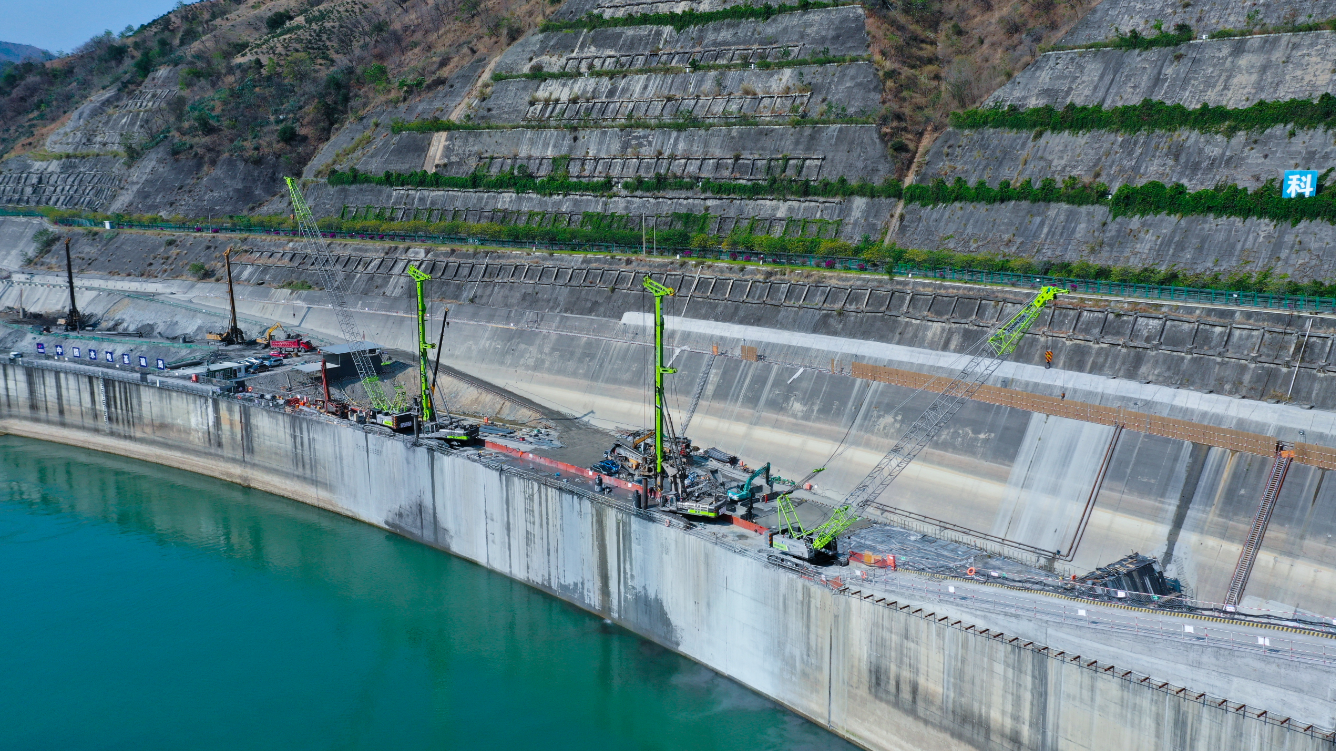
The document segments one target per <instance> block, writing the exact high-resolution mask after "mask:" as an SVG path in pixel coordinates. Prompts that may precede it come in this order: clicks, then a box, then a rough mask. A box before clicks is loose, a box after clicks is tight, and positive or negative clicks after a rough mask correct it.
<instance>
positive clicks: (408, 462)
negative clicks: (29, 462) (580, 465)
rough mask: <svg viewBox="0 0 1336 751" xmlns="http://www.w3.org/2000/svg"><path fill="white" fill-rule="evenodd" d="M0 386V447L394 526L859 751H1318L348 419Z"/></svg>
mask: <svg viewBox="0 0 1336 751" xmlns="http://www.w3.org/2000/svg"><path fill="white" fill-rule="evenodd" d="M0 384H3V393H2V394H0V398H3V402H2V403H0V416H2V417H3V422H0V426H3V429H5V430H7V431H10V432H15V433H19V434H24V435H33V436H35V437H42V438H45V439H48V440H57V441H61V442H66V443H72V444H77V445H81V446H85V447H91V448H95V449H99V450H105V451H111V452H114V453H120V454H124V455H127V456H134V457H139V458H145V459H149V460H151V461H157V462H164V463H171V464H173V465H174V466H178V467H180V468H184V469H189V470H192V471H197V472H201V473H204V474H209V475H213V476H216V477H220V478H223V479H227V480H231V481H236V482H242V483H243V484H246V485H249V486H253V487H258V488H261V489H264V490H268V491H271V492H277V493H279V494H282V495H286V496H288V497H291V498H294V499H296V500H299V501H302V502H305V503H309V504H312V505H316V506H319V507H322V508H326V509H329V510H332V511H335V512H337V513H342V514H345V515H348V516H351V517H353V518H357V519H360V520H362V521H366V522H368V523H371V524H374V525H377V526H380V527H384V528H387V529H392V530H394V531H396V532H399V533H400V534H404V535H406V536H409V537H412V538H414V539H418V540H420V541H422V542H424V543H426V544H429V545H432V546H434V547H438V548H440V549H442V550H446V551H449V552H451V553H453V554H456V555H459V556H461V557H464V558H466V559H469V560H472V561H475V562H478V563H479V564H481V565H484V566H487V567H488V568H491V569H493V570H496V571H499V572H501V573H504V574H506V575H508V576H511V577H513V578H516V579H518V580H520V581H523V582H526V583H528V584H530V585H532V586H535V587H537V588H539V589H542V590H544V591H547V592H550V593H552V594H555V595H557V596H559V597H562V598H563V599H566V600H568V601H570V602H573V603H575V604H577V605H579V606H581V607H584V608H586V609H589V610H591V611H593V612H595V613H598V614H600V615H603V616H605V617H608V618H611V619H613V620H615V621H617V622H619V623H621V624H623V625H625V626H627V627H628V628H630V629H632V630H634V631H636V632H637V633H640V634H642V635H644V636H646V637H647V638H650V639H653V640H654V641H657V642H659V643H661V644H663V645H665V646H668V647H670V648H672V649H674V650H676V651H678V652H680V653H682V654H684V655H686V656H688V657H691V658H693V659H696V660H699V661H701V662H702V663H704V664H706V665H709V666H710V667H712V668H714V669H715V670H718V671H719V672H721V673H723V674H725V675H727V676H729V677H731V678H734V679H735V680H738V681H739V682H741V683H743V684H744V685H747V686H750V687H751V688H753V689H755V690H757V691H758V692H760V693H762V694H765V695H767V696H769V697H771V698H773V699H775V700H776V701H779V702H780V703H782V704H784V705H785V706H788V707H790V708H792V709H794V710H795V711H797V712H799V713H801V714H803V715H805V716H807V717H809V718H811V719H812V720H813V721H815V722H818V723H820V724H822V725H825V726H828V727H830V728H831V729H832V730H833V731H835V732H837V733H839V734H841V735H843V736H845V737H848V738H850V739H851V740H854V741H855V742H858V743H860V744H863V745H865V746H867V747H868V748H872V749H920V750H924V749H957V748H961V747H968V748H979V749H1017V750H1019V749H1035V748H1040V749H1119V750H1120V751H1121V749H1126V748H1142V749H1166V750H1168V749H1175V750H1179V749H1201V750H1202V751H1216V750H1217V749H1226V750H1228V751H1233V750H1234V749H1259V750H1260V749H1272V748H1285V749H1294V750H1296V751H1298V750H1299V749H1309V748H1312V749H1318V748H1326V747H1327V745H1326V744H1327V741H1323V740H1320V739H1319V738H1316V737H1314V736H1312V735H1308V734H1304V733H1301V732H1296V730H1294V729H1291V728H1290V727H1284V726H1279V725H1276V724H1274V723H1273V722H1266V721H1264V720H1261V719H1258V718H1257V717H1256V716H1255V715H1256V713H1255V711H1254V712H1253V714H1252V715H1249V714H1248V713H1247V712H1234V711H1230V708H1229V705H1226V706H1225V708H1223V709H1218V708H1211V707H1208V706H1207V705H1206V704H1205V703H1202V702H1201V701H1194V697H1195V696H1196V694H1194V693H1192V692H1188V691H1182V692H1179V693H1177V694H1175V693H1172V692H1169V691H1161V690H1157V689H1156V688H1155V686H1158V685H1159V683H1158V682H1153V681H1147V682H1135V681H1131V680H1124V679H1123V678H1121V677H1119V676H1120V675H1121V672H1120V671H1115V670H1114V669H1113V668H1112V667H1110V668H1109V670H1107V671H1106V670H1103V669H1102V668H1103V667H1105V666H1103V665H1098V664H1093V663H1094V661H1091V662H1092V664H1091V665H1089V666H1087V665H1086V664H1085V663H1086V661H1085V660H1080V659H1074V658H1075V655H1073V654H1068V653H1054V652H1052V651H1049V650H1047V649H1041V648H1040V647H1041V645H1038V644H1035V643H1033V642H1032V641H1023V640H1017V639H1012V640H1008V639H1005V638H1001V637H1000V636H998V635H996V634H989V635H984V634H981V633H979V632H978V630H977V628H976V627H974V624H967V623H965V622H963V621H961V620H958V619H952V618H948V617H943V619H942V620H941V621H938V620H936V619H935V614H930V613H928V612H926V611H923V610H916V609H914V608H913V607H912V606H909V607H906V608H905V609H903V610H902V609H900V607H899V603H897V604H896V605H895V606H888V605H887V604H886V603H877V602H873V601H868V600H864V599H861V598H860V597H857V596H850V595H851V594H853V593H852V592H850V591H848V590H841V589H838V588H836V589H833V588H832V587H831V586H829V585H827V584H823V583H821V582H819V581H814V580H810V579H805V578H803V577H800V576H797V575H795V574H794V573H792V572H790V571H787V570H785V569H782V568H779V567H776V566H773V565H769V564H767V563H766V562H765V561H764V560H763V559H759V558H756V557H753V556H751V555H749V554H747V553H746V552H744V551H742V550H741V549H736V548H734V547H733V546H731V545H730V544H729V543H727V542H726V541H725V540H721V539H711V536H710V535H708V534H706V533H703V532H702V531H700V530H687V529H684V528H682V526H681V525H680V524H679V525H668V526H665V525H664V524H663V522H662V521H658V520H656V519H655V518H654V516H653V515H637V514H635V513H634V512H631V511H630V510H628V509H626V508H625V507H624V506H620V505H618V504H616V503H610V502H607V501H603V502H600V501H596V500H593V499H592V498H590V497H587V496H585V495H583V494H580V493H577V492H574V491H571V490H563V489H561V488H559V487H555V486H553V485H548V484H544V483H539V482H536V481H534V480H531V479H526V478H525V477H521V476H516V475H513V474H508V473H505V472H503V471H500V469H499V468H493V467H489V466H485V465H483V464H479V463H475V462H471V461H466V460H464V459H461V458H457V457H453V456H450V455H447V454H441V453H436V452H431V451H426V450H422V449H415V448H413V447H412V446H411V445H410V444H409V443H408V442H405V441H403V440H399V439H393V438H388V437H385V436H382V435H378V434H374V433H368V432H364V431H362V430H359V429H355V428H353V427H351V426H348V425H347V424H335V423H330V422H323V421H319V420H315V419H311V418H303V417H301V416H297V415H292V414H282V413H276V412H271V411H266V410H260V409H257V408H251V407H245V406H242V405H240V404H238V403H235V402H230V401H226V400H219V399H210V398H203V397H197V396H193V395H188V394H183V393H175V392H167V391H162V390H158V389H153V388H151V387H147V386H141V385H138V384H129V383H120V382H115V381H101V380H100V379H96V378H93V377H89V376H85V375H76V374H68V373H60V372H54V371H44V370H35V369H29V368H21V367H15V366H13V365H9V364H4V365H0ZM927 615H933V616H934V617H926V618H925V617H924V616H927ZM966 626H969V627H970V629H969V630H966ZM1092 667H1098V668H1100V669H1099V670H1092V669H1089V668H1092ZM1129 675H1130V674H1129Z"/></svg>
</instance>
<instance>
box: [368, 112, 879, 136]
mask: <svg viewBox="0 0 1336 751" xmlns="http://www.w3.org/2000/svg"><path fill="white" fill-rule="evenodd" d="M872 122H873V120H872V118H869V117H801V116H799V117H787V118H783V119H780V118H765V119H760V118H756V117H748V116H746V115H743V116H741V117H732V118H721V119H718V120H703V119H701V118H698V117H695V116H693V115H687V116H681V117H677V118H675V119H672V120H643V119H635V120H607V121H597V122H596V121H593V120H588V119H579V120H570V121H568V122H551V123H549V122H547V121H540V122H534V123H475V122H459V121H456V120H440V119H423V120H407V121H405V120H395V121H393V122H392V123H390V131H391V132H393V133H435V132H438V131H452V130H578V129H580V128H618V129H623V130H625V129H629V128H634V129H641V130H656V129H657V130H697V129H700V130H706V129H709V128H736V127H745V126H749V125H787V126H789V127H791V128H797V127H802V126H804V125H870V124H872Z"/></svg>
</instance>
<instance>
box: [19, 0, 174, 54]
mask: <svg viewBox="0 0 1336 751" xmlns="http://www.w3.org/2000/svg"><path fill="white" fill-rule="evenodd" d="M175 6H176V0H0V41H5V42H18V43H19V44H31V45H33V46H34V47H41V48H42V49H44V50H48V51H51V52H55V51H56V50H64V51H66V52H70V51H71V50H73V49H74V48H75V47H78V46H79V45H80V44H83V43H84V42H86V41H88V39H89V37H92V36H93V35H94V34H101V33H102V32H103V31H104V30H106V29H111V30H112V31H113V32H116V33H119V32H120V31H121V29H124V28H125V27H126V25H127V24H133V25H134V26H136V27H138V26H139V25H140V24H142V23H146V22H148V21H151V20H153V19H155V18H157V17H158V16H160V15H162V14H163V13H166V12H167V11H169V10H171V9H172V8H173V7H175Z"/></svg>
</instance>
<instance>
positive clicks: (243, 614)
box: [0, 436, 853, 751]
mask: <svg viewBox="0 0 1336 751" xmlns="http://www.w3.org/2000/svg"><path fill="white" fill-rule="evenodd" d="M0 614H2V616H0V748H5V749H9V750H10V751H13V750H16V749H54V748H59V749H66V750H69V749H93V748H96V749H131V748H133V749H166V748H171V749H182V748H189V749H196V750H203V749H242V748H244V749H373V748H374V749H425V748H439V749H445V748H493V749H500V748H507V749H515V748H544V749H591V750H592V749H597V750H599V751H602V750H605V749H673V750H675V751H685V750H688V749H690V750H695V749H814V750H815V749H842V750H843V749H853V747H852V746H850V745H849V744H847V743H844V742H843V741H841V740H839V739H837V738H836V737H835V736H833V735H831V734H830V733H828V732H826V731H824V730H823V729H821V728H820V727H818V726H816V725H814V724H812V723H810V722H807V721H806V720H804V719H802V718H800V717H798V716H796V715H794V714H792V713H790V712H787V711H786V710H784V709H782V708H780V707H778V706H777V705H775V704H773V703H772V702H770V701H768V700H766V699H764V698H762V697H760V696H758V695H757V694H755V693H752V692H751V691H749V690H747V689H745V688H743V687H742V686H740V685H738V684H736V683H734V682H732V681H730V680H727V679H725V678H723V677H721V676H719V675H717V674H715V673H713V672H712V671H710V670H708V669H706V668H704V667H702V666H700V665H698V664H696V663H693V662H691V661H689V660H687V659H685V658H682V657H680V656H678V655H676V654H674V653H672V652H670V651H667V650H665V649H663V648H661V647H658V646H656V645H654V644H652V643H650V642H647V641H645V640H643V639H640V638H638V637H636V636H635V635H633V634H631V633H630V632H628V631H625V630H623V629H621V628H618V627H616V626H613V625H611V624H609V623H607V622H605V621H603V620H602V619H600V618H598V617H597V616H594V615H591V614H589V613H587V612H585V611H582V610H580V609H578V608H575V607H573V606H571V605H568V604H566V603H563V602H561V601H560V600H557V599H555V598H553V597H550V596H548V595H545V594H542V593H540V592H537V591H535V590H533V589H530V588H528V587H526V586H524V585H522V584H519V583H517V582H514V581H511V580H510V579H507V578H505V577H503V576H501V575H499V574H494V573H492V572H490V571H487V570H485V569H483V568H481V567H478V566H475V565H473V564H471V563H468V562H465V561H463V560H460V559H457V558H453V557H451V556H449V555H446V554H444V553H441V552H439V551H435V550H432V549H429V548H426V547H424V546H422V545H419V544H417V543H413V542H410V541H408V540H405V539H402V538H399V537H397V536H395V535H392V534H389V533H387V532H384V531H382V530H378V529H375V528H373V527H369V526H366V525H364V524H360V523H358V522H354V521H352V520H349V519H345V518H343V517H340V516H337V515H335V514H332V513H327V512H323V511H320V510H318V509H313V508H310V507H307V506H303V505H301V504H298V503H295V502H292V501H288V500H285V499H282V498H278V497H275V496H272V495H268V494H265V493H261V492H258V491H254V490H249V489H246V488H242V487H239V486H236V485H231V484H229V483H225V482H222V481H218V480H213V479H211V478H206V477H200V476H197V475H192V474H190V473H187V472H183V471H179V470H175V469H171V468H167V467H161V466H158V465H154V464H148V463H144V462H137V461H133V460H129V459H122V458H119V457H115V456H110V455H107V454H101V453H97V452H92V451H87V450H83V449H78V448H73V447H67V446H60V445H56V444H49V443H44V442H40V441H32V440H27V439H21V438H16V437H13V436H0Z"/></svg>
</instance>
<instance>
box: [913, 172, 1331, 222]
mask: <svg viewBox="0 0 1336 751" xmlns="http://www.w3.org/2000/svg"><path fill="white" fill-rule="evenodd" d="M1331 172H1332V170H1330V169H1329V170H1327V171H1326V172H1325V173H1323V174H1322V177H1321V180H1320V181H1319V185H1318V193H1317V195H1316V196H1313V197H1312V198H1281V195H1280V186H1279V183H1278V181H1277V180H1276V179H1275V178H1272V179H1271V180H1268V181H1267V182H1266V183H1265V184H1264V185H1262V186H1261V187H1259V188H1257V189H1256V190H1253V191H1249V190H1247V189H1246V188H1240V187H1239V186H1237V185H1217V186H1216V187H1214V188H1206V189H1205V190H1198V191H1195V192H1192V191H1189V190H1188V189H1187V187H1186V186H1184V185H1183V184H1182V183H1174V184H1173V185H1165V184H1164V183H1162V182H1159V181H1157V180H1152V181H1150V182H1148V183H1145V184H1143V185H1123V186H1121V187H1119V188H1118V190H1117V191H1115V192H1113V194H1112V195H1110V193H1109V187H1108V186H1107V185H1105V184H1103V183H1093V184H1091V183H1084V182H1082V181H1081V180H1079V179H1078V178H1075V177H1069V178H1067V179H1066V180H1064V181H1063V182H1062V184H1061V185H1059V184H1058V183H1057V181H1056V180H1054V179H1052V178H1048V179H1045V180H1042V181H1040V183H1039V185H1034V184H1033V183H1032V181H1031V180H1030V179H1029V178H1026V179H1025V180H1022V181H1021V182H1020V183H1017V184H1016V185H1012V184H1011V181H1009V180H1003V181H1001V182H999V183H998V185H997V187H995V188H994V187H990V186H989V185H988V184H987V183H985V182H984V181H982V180H980V181H979V182H978V183H977V184H975V185H968V184H966V182H965V181H964V180H962V179H960V178H956V180H955V182H953V183H947V182H946V181H945V180H936V181H934V182H933V183H932V184H931V185H910V186H907V187H905V189H904V198H905V200H906V201H909V202H911V203H917V204H920V205H924V206H934V205H938V204H947V203H989V204H993V203H1008V202H1010V201H1029V202H1032V203H1065V204H1069V205H1072V206H1093V205H1101V206H1107V207H1108V209H1109V213H1110V214H1111V215H1112V216H1115V217H1118V216H1150V215H1154V214H1174V215H1177V216H1193V215H1196V216H1202V215H1212V216H1230V217H1237V218H1239V219H1266V220H1269V221H1273V222H1290V223H1291V224H1298V223H1299V222H1302V221H1320V222H1329V223H1332V224H1336V193H1333V192H1331V191H1327V190H1324V189H1323V188H1324V185H1323V184H1322V183H1325V182H1326V179H1327V178H1328V177H1330V175H1331Z"/></svg>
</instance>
